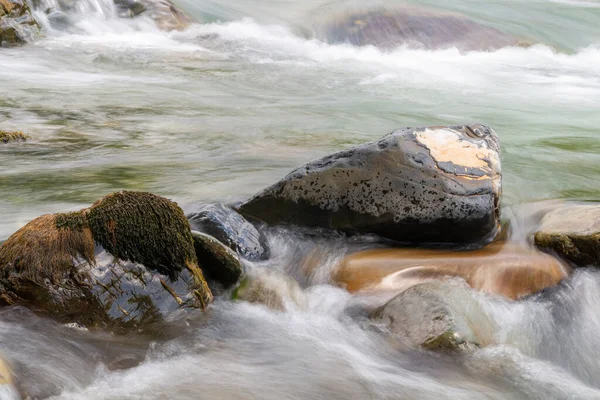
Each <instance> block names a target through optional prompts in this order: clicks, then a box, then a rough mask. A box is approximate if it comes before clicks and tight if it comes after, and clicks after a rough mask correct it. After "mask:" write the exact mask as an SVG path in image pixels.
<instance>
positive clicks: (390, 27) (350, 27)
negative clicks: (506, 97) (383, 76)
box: [317, 6, 520, 51]
mask: <svg viewBox="0 0 600 400" xmlns="http://www.w3.org/2000/svg"><path fill="white" fill-rule="evenodd" d="M317 32H318V33H319V34H320V35H321V36H322V38H323V39H324V40H326V41H327V42H329V43H350V44H352V45H355V46H366V45H372V46H376V47H379V48H382V49H394V48H396V47H398V46H401V45H407V46H410V47H415V48H425V49H446V48H450V47H456V48H458V49H459V50H464V51H468V50H495V49H499V48H502V47H506V46H515V45H517V44H520V42H519V41H518V40H517V39H516V38H514V37H513V36H511V35H508V34H506V33H503V32H500V31H499V30H497V29H494V28H491V27H488V26H485V25H481V24H479V23H477V22H475V21H473V20H470V19H469V18H467V17H465V16H462V15H460V14H452V13H444V12H440V11H433V10H427V9H422V8H417V7H409V6H405V7H403V8H401V9H395V10H389V9H376V10H369V11H364V12H355V13H351V14H346V15H344V16H341V17H338V18H337V19H336V20H335V21H333V22H330V23H328V24H326V25H325V26H324V27H321V28H317Z"/></svg>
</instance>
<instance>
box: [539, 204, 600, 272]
mask: <svg viewBox="0 0 600 400" xmlns="http://www.w3.org/2000/svg"><path fill="white" fill-rule="evenodd" d="M534 241H535V245H536V246H537V247H538V248H540V249H542V250H544V251H548V252H552V253H555V254H557V255H559V256H560V257H563V258H565V259H567V260H569V261H570V262H572V263H573V264H575V265H576V266H583V267H585V266H595V267H600V206H599V205H596V204H588V205H584V204H578V205H569V206H563V207H558V208H557V209H555V210H553V211H551V212H549V213H548V214H547V215H545V216H544V217H543V219H542V222H541V225H540V227H539V228H538V231H537V232H536V233H535V235H534Z"/></svg>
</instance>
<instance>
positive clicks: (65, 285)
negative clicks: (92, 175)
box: [0, 191, 212, 328]
mask: <svg viewBox="0 0 600 400" xmlns="http://www.w3.org/2000/svg"><path fill="white" fill-rule="evenodd" d="M96 244H98V245H99V246H100V247H99V248H98V249H105V250H106V252H107V253H110V255H111V256H110V257H108V256H106V253H104V252H99V251H98V249H97V248H96V246H95V245H96ZM100 253H102V254H104V256H102V257H100V259H101V262H97V261H98V258H97V256H98V255H99V254H100ZM210 301H212V294H211V292H210V289H209V288H208V286H207V284H206V281H205V280H204V277H203V274H202V270H201V269H200V267H199V266H198V261H197V257H196V253H195V250H194V243H193V239H192V235H191V231H190V226H189V223H188V221H187V219H186V218H185V216H184V214H183V211H182V210H181V209H180V208H179V207H178V206H177V204H176V203H173V202H171V201H169V200H167V199H165V198H162V197H159V196H155V195H152V194H150V193H143V192H127V191H124V192H119V193H113V194H110V195H108V196H106V197H104V198H102V199H101V200H99V201H97V202H96V203H94V205H92V206H91V207H90V208H87V209H83V210H81V211H79V212H74V213H68V214H54V215H44V216H41V217H39V218H37V219H35V220H33V221H31V222H30V223H28V224H27V225H25V226H24V227H23V228H21V229H20V230H18V231H17V232H16V233H14V234H13V235H12V236H11V237H10V238H8V240H7V241H6V242H4V244H3V245H2V247H0V304H1V305H12V304H18V305H24V306H26V307H29V308H31V309H33V310H34V311H37V312H40V313H42V314H45V315H49V316H52V317H53V318H56V319H57V320H59V321H62V322H76V323H79V324H82V325H84V326H87V327H98V326H99V327H111V328H112V327H114V328H130V327H131V328H133V327H136V328H144V327H146V326H147V325H149V324H153V323H156V322H161V321H162V320H163V319H164V318H165V317H167V316H168V314H169V313H170V312H172V311H174V310H176V309H179V308H205V307H206V306H207V305H208V303H210Z"/></svg>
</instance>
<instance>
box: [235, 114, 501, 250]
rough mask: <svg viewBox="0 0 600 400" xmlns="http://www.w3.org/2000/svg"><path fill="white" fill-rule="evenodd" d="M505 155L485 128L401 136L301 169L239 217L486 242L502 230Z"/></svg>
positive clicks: (418, 239)
mask: <svg viewBox="0 0 600 400" xmlns="http://www.w3.org/2000/svg"><path fill="white" fill-rule="evenodd" d="M499 151H500V146H499V143H498V137H497V136H496V133H495V132H494V131H493V130H492V129H490V128H488V127H486V126H483V125H471V126H466V125H465V126H455V127H428V128H404V129H399V130H396V131H394V132H392V133H390V134H388V135H386V136H384V137H383V138H382V139H380V140H378V141H375V142H370V143H367V144H363V145H360V146H357V147H354V148H351V149H348V150H344V151H341V152H339V153H335V154H332V155H329V156H327V157H324V158H321V159H319V160H317V161H313V162H310V163H308V164H306V165H304V166H302V167H300V168H298V169H296V170H295V171H293V172H291V173H290V174H289V175H287V176H286V177H285V178H283V179H282V180H281V181H280V182H278V183H276V184H275V185H273V186H271V187H269V188H267V189H265V190H263V191H262V192H260V193H258V194H257V195H256V196H254V197H253V198H252V199H250V200H249V201H247V202H246V203H244V204H242V205H241V206H240V207H239V211H240V212H241V213H242V214H243V215H244V216H246V217H248V218H256V219H259V220H262V221H264V222H266V223H268V224H294V225H301V226H302V225H304V226H311V227H323V228H330V229H337V230H341V231H346V232H358V233H374V234H378V235H380V236H383V237H385V238H388V239H392V240H396V241H399V242H405V243H413V244H414V243H418V244H432V243H435V244H439V243H442V244H446V245H454V244H481V243H486V242H489V241H490V240H491V239H492V238H493V237H494V236H495V235H496V233H497V231H498V227H499V214H500V208H499V202H500V191H501V178H500V155H499Z"/></svg>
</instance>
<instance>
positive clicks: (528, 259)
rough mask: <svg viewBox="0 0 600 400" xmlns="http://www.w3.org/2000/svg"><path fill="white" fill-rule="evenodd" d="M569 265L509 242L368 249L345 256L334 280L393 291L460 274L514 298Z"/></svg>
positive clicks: (557, 277)
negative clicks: (464, 248)
mask: <svg viewBox="0 0 600 400" xmlns="http://www.w3.org/2000/svg"><path fill="white" fill-rule="evenodd" d="M569 272H570V271H569V268H568V267H567V266H566V265H563V264H562V263H561V262H560V261H559V260H557V259H556V258H554V257H552V256H550V255H548V254H544V253H541V252H539V251H536V250H535V249H530V248H528V247H525V246H521V245H518V244H513V243H502V242H496V243H493V244H490V245H488V246H486V247H484V248H482V249H478V250H470V251H447V250H441V249H437V250H436V249H408V248H396V249H372V250H365V251H360V252H357V253H353V254H350V255H348V256H346V257H345V258H344V259H343V260H341V262H340V263H339V265H338V266H337V268H336V270H335V273H334V274H333V277H332V278H333V281H334V282H335V283H337V284H339V285H341V286H343V287H345V288H346V289H347V290H349V291H351V292H356V291H373V292H382V291H398V290H406V289H408V288H410V287H412V286H415V285H418V284H421V283H424V282H430V281H447V280H449V279H452V278H460V279H462V280H464V281H466V283H467V284H468V285H469V286H471V287H472V288H473V289H475V290H479V291H482V292H486V293H490V294H494V295H499V296H503V297H506V298H509V299H519V298H523V297H526V296H528V295H531V294H534V293H537V292H540V291H542V290H543V289H546V288H548V287H552V286H555V285H557V284H558V283H559V282H560V281H561V280H562V279H564V278H566V277H567V276H568V275H569Z"/></svg>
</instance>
